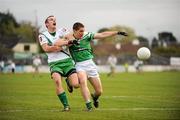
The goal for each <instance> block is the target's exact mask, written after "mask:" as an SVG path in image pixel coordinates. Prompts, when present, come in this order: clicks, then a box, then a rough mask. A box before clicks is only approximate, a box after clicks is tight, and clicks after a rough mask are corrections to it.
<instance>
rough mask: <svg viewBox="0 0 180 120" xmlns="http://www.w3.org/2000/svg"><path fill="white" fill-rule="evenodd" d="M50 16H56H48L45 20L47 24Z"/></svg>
mask: <svg viewBox="0 0 180 120" xmlns="http://www.w3.org/2000/svg"><path fill="white" fill-rule="evenodd" d="M50 17H54V15H50V16H48V17H47V18H46V20H45V21H44V23H45V24H46V23H48V19H49V18H50Z"/></svg>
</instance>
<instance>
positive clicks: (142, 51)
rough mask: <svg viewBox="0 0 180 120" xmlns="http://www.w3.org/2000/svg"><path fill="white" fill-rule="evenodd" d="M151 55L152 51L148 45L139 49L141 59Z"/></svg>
mask: <svg viewBox="0 0 180 120" xmlns="http://www.w3.org/2000/svg"><path fill="white" fill-rule="evenodd" d="M150 56H151V52H150V50H149V49H148V48H147V47H141V48H139V49H138V51H137V57H138V58H139V59H140V60H147V59H149V58H150Z"/></svg>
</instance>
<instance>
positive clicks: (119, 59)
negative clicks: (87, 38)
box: [0, 0, 180, 73]
mask: <svg viewBox="0 0 180 120" xmlns="http://www.w3.org/2000/svg"><path fill="white" fill-rule="evenodd" d="M179 11H180V1H179V0H163V2H162V1H161V0H151V1H149V0H133V1H127V0H113V1H112V0H61V1H58V0H53V1H49V0H38V1H37V0H31V1H30V0H29V1H28V0H26V1H24V0H0V65H1V72H3V73H8V72H12V69H14V71H15V72H20V73H21V72H34V71H36V70H37V69H36V67H34V61H39V62H36V63H38V67H39V68H38V71H39V72H49V69H48V66H47V62H46V60H47V58H46V55H45V54H44V52H43V51H42V49H41V47H40V45H39V42H38V39H37V36H38V34H39V33H40V32H42V31H45V30H46V28H45V26H44V20H45V19H46V17H47V16H49V15H55V16H56V18H57V28H61V27H65V28H67V29H68V30H70V31H71V29H72V25H73V23H75V22H77V21H79V22H82V23H83V24H84V25H85V27H86V31H89V32H103V31H106V30H118V31H125V32H127V33H128V34H129V36H128V37H120V36H115V37H111V38H107V39H104V40H99V41H98V40H94V41H92V48H93V52H94V57H95V58H94V60H95V62H96V64H97V65H98V69H99V71H100V72H109V71H110V67H109V62H108V58H109V56H111V55H113V56H115V57H116V60H115V61H116V62H115V64H116V72H136V71H137V70H138V69H139V68H138V69H137V66H140V67H141V69H140V70H141V71H169V70H180V32H179V31H180V22H179V21H180V16H179V15H178V12H179ZM142 46H145V47H148V48H149V49H150V51H151V57H150V59H148V60H146V61H141V62H139V63H137V55H136V52H137V50H138V49H139V48H140V47H142ZM37 59H39V60H37ZM137 64H139V65H137Z"/></svg>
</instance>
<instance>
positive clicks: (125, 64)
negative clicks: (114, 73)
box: [124, 62, 129, 72]
mask: <svg viewBox="0 0 180 120" xmlns="http://www.w3.org/2000/svg"><path fill="white" fill-rule="evenodd" d="M124 69H125V72H128V69H129V64H128V62H126V63H124Z"/></svg>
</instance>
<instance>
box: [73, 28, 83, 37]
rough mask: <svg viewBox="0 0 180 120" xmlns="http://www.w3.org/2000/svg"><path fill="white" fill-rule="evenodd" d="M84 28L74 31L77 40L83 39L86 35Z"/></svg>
mask: <svg viewBox="0 0 180 120" xmlns="http://www.w3.org/2000/svg"><path fill="white" fill-rule="evenodd" d="M84 31H85V29H84V27H81V28H79V30H74V35H75V36H76V38H77V39H81V38H82V37H83V34H84Z"/></svg>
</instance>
